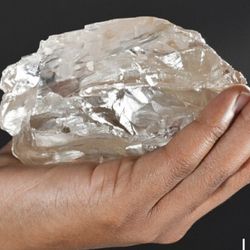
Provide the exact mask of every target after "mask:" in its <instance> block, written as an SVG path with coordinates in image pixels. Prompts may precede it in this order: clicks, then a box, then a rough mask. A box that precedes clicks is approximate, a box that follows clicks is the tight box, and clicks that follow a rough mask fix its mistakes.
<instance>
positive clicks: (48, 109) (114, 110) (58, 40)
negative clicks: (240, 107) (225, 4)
mask: <svg viewBox="0 0 250 250" xmlns="http://www.w3.org/2000/svg"><path fill="white" fill-rule="evenodd" d="M245 83H246V80H245V78H244V77H243V76H242V74H241V73H239V72H237V71H235V70H234V69H233V68H232V67H231V66H230V65H229V64H228V63H226V62H225V61H223V60H222V59H221V58H220V57H219V56H218V55H217V54H216V52H215V51H214V50H213V49H212V48H210V47H209V46H208V45H207V44H206V43H205V41H204V39H203V38H202V37H201V35H200V34H199V33H197V32H196V31H191V30H185V29H183V28H181V27H178V26H176V25H174V24H172V23H170V22H168V21H167V20H163V19H159V18H154V17H137V18H127V19H116V20H111V21H106V22H101V23H95V24H91V25H87V26H85V28H84V29H82V30H77V31H72V32H67V33H64V34H60V35H53V36H50V37H49V38H48V40H46V41H41V43H40V47H39V49H38V51H37V52H36V53H34V54H32V55H29V56H26V57H23V58H22V59H21V60H20V61H19V62H17V63H16V64H13V65H10V66H9V67H7V68H6V69H5V70H4V72H3V75H2V79H1V83H0V88H1V89H2V90H3V91H4V92H5V95H4V96H3V99H2V103H1V108H0V125H1V127H2V129H4V130H6V131H8V132H9V133H10V134H11V135H12V136H13V147H12V150H13V154H14V155H15V156H16V157H18V158H19V159H20V160H21V161H22V162H24V163H29V164H50V163H58V162H67V161H72V160H74V159H78V158H82V159H85V160H92V161H99V160H103V159H104V160H105V159H112V158H117V157H120V156H123V155H141V154H143V153H145V152H147V151H150V150H154V149H155V148H157V147H160V146H163V145H165V144H167V143H168V141H169V140H170V139H171V138H172V137H173V135H174V134H175V133H176V132H178V131H179V130H181V129H182V128H183V127H184V126H186V125H187V124H188V123H190V122H191V121H192V120H193V119H194V118H195V117H196V116H197V114H198V113H199V112H200V110H201V109H202V108H203V107H204V106H205V105H206V104H207V103H208V101H209V100H210V99H211V98H212V97H213V96H215V95H216V94H217V93H218V92H220V91H221V90H223V89H224V88H226V87H228V86H230V85H232V84H245Z"/></svg>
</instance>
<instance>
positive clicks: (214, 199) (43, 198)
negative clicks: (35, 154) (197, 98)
mask: <svg viewBox="0 0 250 250" xmlns="http://www.w3.org/2000/svg"><path fill="white" fill-rule="evenodd" d="M249 101H250V94H249V89H248V88H247V87H244V86H234V87H231V88H229V89H227V90H225V91H224V92H223V93H221V94H220V95H218V96H217V97H215V98H214V99H213V100H212V101H211V102H210V104H209V105H208V106H207V107H206V108H205V109H204V111H203V112H202V113H201V115H200V116H199V117H198V118H197V120H195V121H194V122H193V123H191V124H190V125H188V126H187V127H186V128H184V129H183V130H182V131H181V132H179V133H178V134H177V135H176V136H175V137H174V138H173V140H171V142H170V143H169V144H168V145H166V146H164V147H162V148H160V149H157V150H155V151H153V152H151V153H148V154H145V155H144V156H142V157H139V158H129V157H127V158H123V159H121V160H114V161H109V162H105V163H102V164H99V165H96V164H94V163H80V162H78V163H77V162H76V163H74V164H73V163H72V164H64V165H60V166H51V167H44V166H43V167H42V166H41V167H30V166H24V165H22V164H21V163H20V162H19V161H18V160H16V159H15V158H13V157H12V156H11V155H10V153H8V152H6V151H3V152H2V154H1V157H0V163H1V167H0V199H1V202H0V246H1V247H0V248H1V249H4V250H15V249H18V250H21V249H23V250H26V249H27V250H29V249H32V250H35V249H38V250H41V249H46V250H48V249H63V250H66V249H79V248H81V249H82V248H83V249H89V248H100V247H108V246H127V245H134V244H140V243H173V242H175V241H178V240H179V239H181V238H182V237H183V236H184V235H185V233H186V232H187V231H188V229H189V228H190V227H191V226H192V225H193V224H194V223H195V222H196V221H197V220H198V219H199V218H200V217H201V216H203V215H205V214H206V213H208V212H209V211H210V210H212V209H213V208H215V207H216V206H218V205H219V204H220V203H222V202H224V201H225V200H226V199H228V198H229V197H230V196H231V195H233V194H234V193H236V192H237V191H238V190H239V189H240V188H242V187H244V186H245V185H247V184H249V182H250V161H249V157H250V136H249V132H250V103H249ZM24 150H25V149H24Z"/></svg>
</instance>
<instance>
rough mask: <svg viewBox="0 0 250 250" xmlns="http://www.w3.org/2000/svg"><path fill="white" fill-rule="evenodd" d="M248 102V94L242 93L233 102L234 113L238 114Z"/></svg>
mask: <svg viewBox="0 0 250 250" xmlns="http://www.w3.org/2000/svg"><path fill="white" fill-rule="evenodd" d="M249 101H250V93H247V92H242V93H241V94H240V95H239V96H238V97H237V100H236V102H235V110H234V112H235V113H239V112H240V111H241V110H242V109H243V108H244V107H245V106H246V104H247V103H248V102H249Z"/></svg>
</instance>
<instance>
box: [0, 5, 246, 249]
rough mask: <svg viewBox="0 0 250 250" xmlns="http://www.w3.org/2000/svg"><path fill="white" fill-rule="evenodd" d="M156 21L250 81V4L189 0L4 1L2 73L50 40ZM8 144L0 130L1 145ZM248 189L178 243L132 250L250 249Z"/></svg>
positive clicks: (0, 45) (0, 52)
mask: <svg viewBox="0 0 250 250" xmlns="http://www.w3.org/2000/svg"><path fill="white" fill-rule="evenodd" d="M139 15H150V16H158V17H162V18H165V19H168V20H170V21H172V22H174V23H176V24H178V25H181V26H183V27H186V28H191V29H195V30H198V31H200V32H201V33H202V35H203V37H204V38H205V39H206V40H207V42H208V43H209V44H210V45H211V46H212V47H213V48H214V49H215V50H216V51H217V52H218V53H219V54H220V55H221V56H222V57H223V58H224V59H226V60H227V61H228V62H229V63H231V64H232V65H233V66H234V67H235V68H237V69H239V70H241V71H242V72H243V73H244V75H245V76H246V77H247V78H249V76H250V75H249V74H250V72H249V67H250V60H249V56H250V1H249V0H245V1H244V0H238V1H219V0H217V1H208V0H206V1H203V0H202V1H201V0H200V1H194V0H193V1H191V0H172V1H168V0H165V1H164V0H162V1H160V0H154V1H146V0H144V1H141V0H137V1H136V0H133V1H132V0H126V1H125V0H113V1H112V0H82V1H75V0H71V1H70V0H68V1H63V0H50V1H46V0H40V1H35V0H33V1H28V0H26V1H21V0H20V1H18V0H17V1H10V0H9V1H7V0H6V1H3V0H1V2H0V71H2V70H3V69H4V68H5V67H6V66H7V65H9V64H11V63H14V62H16V61H17V60H19V59H20V57H21V56H23V55H26V54H29V53H32V52H34V51H36V50H37V48H38V43H39V41H40V40H41V39H46V38H47V37H48V36H49V35H51V34H55V33H62V32H65V31H69V30H74V29H80V28H83V26H84V25H85V24H88V23H93V22H96V21H103V20H107V19H112V18H116V17H130V16H139ZM9 139H10V137H9V136H7V134H5V133H3V132H2V131H0V146H2V145H4V144H5V143H6V141H8V140H9ZM249 212H250V188H249V187H246V188H244V189H243V190H241V191H240V192H239V193H238V194H237V195H235V196H234V197H233V198H231V199H230V200H229V201H227V202H226V203H224V204H223V205H222V206H220V207H219V208H217V209H216V210H214V211H212V212H211V213H209V214H208V215H206V216H205V217H204V218H202V219H201V220H200V221H199V222H197V223H196V224H195V225H194V226H193V227H192V229H191V230H190V231H189V233H188V234H187V235H186V236H185V238H184V239H182V240H181V241H180V242H178V243H176V244H173V245H168V246H160V245H145V246H135V247H131V248H129V249H139V250H140V249H166V250H168V249H169V250H177V249H178V250H201V249H203V250H206V249H207V250H208V249H209V250H237V249H239V250H240V249H242V246H241V239H242V238H243V237H245V238H246V250H249V249H250V215H249Z"/></svg>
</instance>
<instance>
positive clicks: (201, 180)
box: [157, 103, 250, 216]
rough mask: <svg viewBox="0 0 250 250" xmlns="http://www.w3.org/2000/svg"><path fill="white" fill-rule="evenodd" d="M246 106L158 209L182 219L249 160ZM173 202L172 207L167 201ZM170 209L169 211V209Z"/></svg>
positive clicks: (249, 125)
mask: <svg viewBox="0 0 250 250" xmlns="http://www.w3.org/2000/svg"><path fill="white" fill-rule="evenodd" d="M249 134H250V103H248V104H247V105H246V106H245V107H244V109H243V110H242V111H241V112H240V113H239V115H238V117H237V119H236V120H235V122H234V123H233V125H232V126H231V127H230V128H229V130H228V131H227V133H225V134H224V135H223V136H222V137H221V138H220V140H219V141H218V142H217V144H216V145H215V146H214V147H213V149H212V150H211V152H210V153H209V154H208V155H207V156H206V158H205V159H204V160H203V162H202V163H201V164H200V166H199V167H198V168H197V169H196V170H195V171H194V172H193V173H192V174H191V175H189V176H188V177H187V178H186V179H185V180H183V181H182V182H181V183H180V185H178V186H177V187H176V188H175V189H174V190H173V191H172V192H171V193H169V194H168V195H167V196H166V197H164V198H163V199H162V200H161V201H160V202H158V204H157V206H158V209H160V210H161V209H164V210H165V209H170V210H171V208H173V206H174V209H175V212H176V211H177V210H178V212H179V216H185V214H186V213H190V212H192V211H193V210H195V209H196V208H197V207H198V206H200V205H201V204H202V203H203V202H204V201H205V200H206V199H208V197H209V196H210V195H211V194H212V193H214V192H215V191H216V190H217V189H218V188H219V186H220V185H221V184H222V183H223V182H225V181H226V180H227V179H228V178H229V177H230V176H232V175H233V174H234V173H235V172H237V171H238V169H240V167H241V166H242V165H243V164H244V163H245V162H246V161H247V160H248V158H249V156H250V136H249ZM171 200H172V201H173V200H176V203H175V204H171V203H170V201H171ZM169 206H170V207H169Z"/></svg>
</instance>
